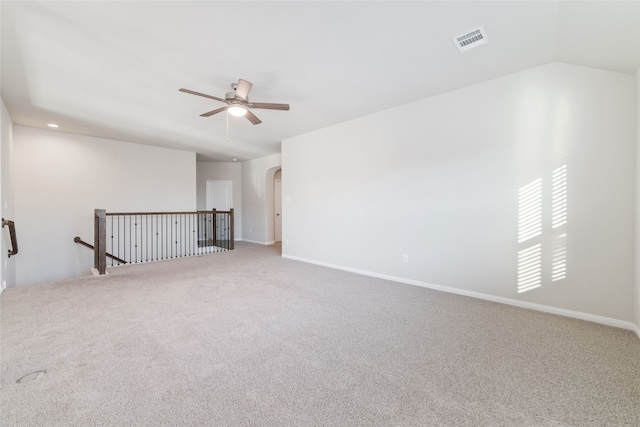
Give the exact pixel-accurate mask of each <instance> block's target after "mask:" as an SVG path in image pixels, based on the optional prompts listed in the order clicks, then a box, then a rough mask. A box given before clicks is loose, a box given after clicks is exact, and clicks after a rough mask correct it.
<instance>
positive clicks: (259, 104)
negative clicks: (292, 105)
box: [249, 102, 289, 111]
mask: <svg viewBox="0 0 640 427" xmlns="http://www.w3.org/2000/svg"><path fill="white" fill-rule="evenodd" d="M249 107H251V108H261V109H263V110H282V111H289V104H273V103H270V102H250V103H249Z"/></svg>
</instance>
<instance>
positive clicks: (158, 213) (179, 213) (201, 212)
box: [106, 209, 233, 216]
mask: <svg viewBox="0 0 640 427" xmlns="http://www.w3.org/2000/svg"><path fill="white" fill-rule="evenodd" d="M232 211H233V209H231V210H230V211H218V210H215V209H214V210H211V211H191V212H107V213H106V215H107V216H117V215H193V214H230V213H231V212H232Z"/></svg>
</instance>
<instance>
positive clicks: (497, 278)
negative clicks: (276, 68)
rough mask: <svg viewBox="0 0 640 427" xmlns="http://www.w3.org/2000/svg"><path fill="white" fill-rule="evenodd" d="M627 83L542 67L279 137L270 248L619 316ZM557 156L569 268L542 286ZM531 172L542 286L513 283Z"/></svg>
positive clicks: (630, 210) (630, 174) (628, 179)
mask: <svg viewBox="0 0 640 427" xmlns="http://www.w3.org/2000/svg"><path fill="white" fill-rule="evenodd" d="M633 85H634V78H633V76H631V75H627V74H619V73H613V72H608V71H603V70H597V69H590V68H584V67H578V66H572V65H568V64H561V63H553V64H548V65H545V66H542V67H538V68H534V69H530V70H527V71H524V72H520V73H516V74H512V75H509V76H506V77H502V78H499V79H495V80H492V81H489V82H485V83H482V84H478V85H475V86H471V87H467V88H464V89H460V90H457V91H454V92H449V93H446V94H443V95H440V96H436V97H433V98H429V99H425V100H423V101H420V102H416V103H413V104H410V105H405V106H402V107H399V108H395V109H391V110H387V111H384V112H381V113H378V114H374V115H370V116H366V117H362V118H360V119H356V120H353V121H350V122H347V123H343V124H340V125H337V126H333V127H330V128H326V129H323V130H320V131H317V132H313V133H309V134H306V135H302V136H299V137H295V138H291V139H289V140H285V141H283V146H282V166H283V170H284V174H285V176H286V179H285V180H283V197H285V198H286V197H289V198H290V202H287V201H286V199H285V202H284V203H283V218H284V224H283V233H284V234H283V241H286V240H288V241H289V245H288V246H287V245H286V244H285V245H283V256H285V257H290V258H294V259H300V260H306V261H310V262H316V263H322V264H325V265H330V266H335V267H339V268H346V269H351V270H354V271H359V272H364V273H367V274H374V275H379V276H385V277H391V278H396V279H398V280H401V281H406V282H409V283H415V284H422V285H425V286H433V285H435V286H442V287H446V288H447V289H449V290H452V291H461V292H462V293H467V294H474V295H478V296H488V297H496V298H498V299H502V300H505V301H506V300H508V301H520V302H523V303H526V304H529V305H530V306H531V305H536V304H537V305H540V306H541V307H542V306H543V307H556V308H559V309H562V310H565V311H571V312H576V313H586V314H589V315H593V316H602V317H603V318H606V319H613V320H618V321H620V322H621V323H624V324H627V325H630V324H631V323H630V321H631V320H632V318H633V314H632V312H633V302H632V297H631V296H632V295H633V276H634V259H633V246H634V238H633V233H632V231H631V230H633V227H634V201H633V200H634V102H635V100H634V90H633ZM563 164H566V165H567V167H568V192H569V195H568V223H567V224H566V226H564V227H565V228H566V232H567V244H566V250H567V265H568V277H567V278H566V279H565V280H562V281H559V282H553V283H552V282H551V281H550V278H549V276H550V272H549V264H550V262H551V247H550V246H551V244H552V240H551V237H550V236H551V235H552V232H553V230H552V229H551V225H550V211H551V208H550V206H549V202H550V199H551V196H550V193H551V186H550V181H551V173H552V171H553V170H554V169H555V168H557V167H559V166H561V165H563ZM538 178H542V179H543V180H544V181H543V183H544V194H545V195H544V200H543V207H544V217H543V219H544V233H543V235H542V236H541V237H538V238H536V241H537V242H540V243H542V245H543V257H544V258H543V265H544V282H543V285H542V286H541V287H539V288H537V289H534V290H531V291H529V292H525V293H518V292H517V255H518V251H519V250H521V249H523V245H524V244H520V245H519V244H518V238H517V231H518V190H519V189H520V188H521V187H522V186H524V185H526V184H528V183H530V182H532V181H533V180H536V179H538ZM403 255H408V261H409V262H408V263H403Z"/></svg>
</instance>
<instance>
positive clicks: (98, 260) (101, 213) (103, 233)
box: [93, 209, 107, 274]
mask: <svg viewBox="0 0 640 427" xmlns="http://www.w3.org/2000/svg"><path fill="white" fill-rule="evenodd" d="M93 267H94V268H95V269H96V270H98V273H99V274H105V273H106V270H107V211H106V210H105V209H96V210H94V229H93Z"/></svg>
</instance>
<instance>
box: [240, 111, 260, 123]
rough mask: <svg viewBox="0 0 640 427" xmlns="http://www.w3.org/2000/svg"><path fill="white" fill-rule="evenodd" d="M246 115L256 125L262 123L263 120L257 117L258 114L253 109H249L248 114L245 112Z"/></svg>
mask: <svg viewBox="0 0 640 427" xmlns="http://www.w3.org/2000/svg"><path fill="white" fill-rule="evenodd" d="M244 116H245V117H246V118H247V119H248V120H249V121H250V122H251V123H253V124H254V125H259V124H260V123H262V120H260V119H259V118H257V117H256V115H255V114H253V113H252V112H251V111H247V114H245V115H244Z"/></svg>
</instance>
